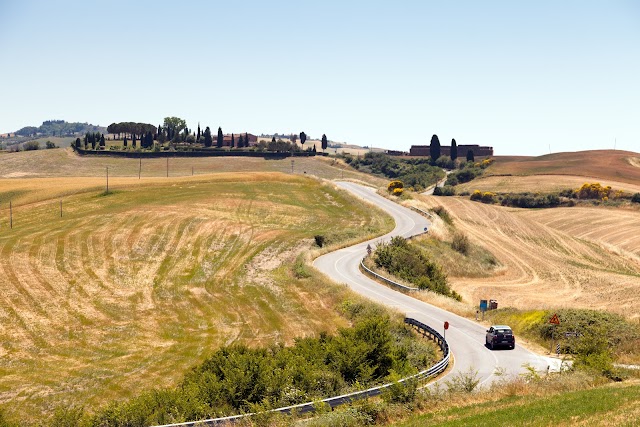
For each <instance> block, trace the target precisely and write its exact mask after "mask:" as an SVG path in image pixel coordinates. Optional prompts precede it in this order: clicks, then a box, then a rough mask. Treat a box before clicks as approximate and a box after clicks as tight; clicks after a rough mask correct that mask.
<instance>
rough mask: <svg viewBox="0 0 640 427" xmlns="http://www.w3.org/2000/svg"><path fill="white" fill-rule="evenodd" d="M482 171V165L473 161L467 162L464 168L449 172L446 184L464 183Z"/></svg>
mask: <svg viewBox="0 0 640 427" xmlns="http://www.w3.org/2000/svg"><path fill="white" fill-rule="evenodd" d="M482 173H483V171H482V168H481V167H479V166H474V164H473V163H466V164H464V166H463V168H462V169H460V170H458V171H456V172H453V173H452V174H449V176H448V177H447V181H446V182H445V185H458V184H463V183H465V182H469V181H471V180H473V179H475V178H477V177H479V176H480V175H482Z"/></svg>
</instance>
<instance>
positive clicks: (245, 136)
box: [244, 132, 249, 147]
mask: <svg viewBox="0 0 640 427" xmlns="http://www.w3.org/2000/svg"><path fill="white" fill-rule="evenodd" d="M244 146H245V147H248V146H249V134H248V133H247V132H245V133H244Z"/></svg>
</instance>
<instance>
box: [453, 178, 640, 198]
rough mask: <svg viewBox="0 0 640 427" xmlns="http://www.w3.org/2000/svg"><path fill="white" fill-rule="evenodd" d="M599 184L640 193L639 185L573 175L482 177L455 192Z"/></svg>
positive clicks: (521, 190)
mask: <svg viewBox="0 0 640 427" xmlns="http://www.w3.org/2000/svg"><path fill="white" fill-rule="evenodd" d="M587 182H588V183H592V182H599V183H600V184H602V185H603V186H606V185H610V186H611V188H612V189H613V190H614V191H616V190H622V191H625V192H627V193H640V184H638V183H637V182H636V183H629V182H622V181H614V180H611V179H602V178H598V177H593V176H574V175H526V176H493V175H489V176H484V177H480V178H476V179H474V180H473V181H470V182H467V183H464V184H459V185H458V186H456V191H457V192H458V194H459V193H461V192H463V191H468V192H470V193H472V192H473V191H474V190H480V191H483V192H484V191H492V192H498V193H524V192H529V193H536V192H539V193H543V194H544V193H553V192H558V191H560V190H565V189H573V190H575V189H578V188H580V187H581V186H582V185H583V184H584V183H587Z"/></svg>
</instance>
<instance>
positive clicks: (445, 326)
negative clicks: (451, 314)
mask: <svg viewBox="0 0 640 427" xmlns="http://www.w3.org/2000/svg"><path fill="white" fill-rule="evenodd" d="M447 329H449V322H444V330H445V331H446V330H447Z"/></svg>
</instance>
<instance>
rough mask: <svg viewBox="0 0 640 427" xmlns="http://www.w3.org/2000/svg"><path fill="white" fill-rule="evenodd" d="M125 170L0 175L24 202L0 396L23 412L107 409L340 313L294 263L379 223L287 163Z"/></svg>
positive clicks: (0, 255)
mask: <svg viewBox="0 0 640 427" xmlns="http://www.w3.org/2000/svg"><path fill="white" fill-rule="evenodd" d="M118 180H120V182H119V186H118V188H119V189H118V191H117V192H115V193H114V194H111V195H108V196H100V195H99V193H98V192H96V191H95V186H94V183H93V181H92V180H91V179H82V180H81V182H82V183H83V184H82V185H84V186H85V187H82V185H79V184H78V182H77V181H78V180H77V178H69V179H66V180H65V179H63V178H56V179H46V180H42V179H23V180H20V181H16V180H0V192H2V191H6V190H7V189H10V188H11V187H12V185H16V186H18V187H20V188H21V189H22V190H21V191H23V193H22V194H21V195H20V196H19V197H17V199H18V200H19V201H22V202H24V203H25V204H24V205H18V208H17V214H18V218H19V221H18V222H17V223H16V226H15V227H14V229H13V230H9V229H8V228H7V227H6V226H5V225H6V224H5V223H4V221H0V324H1V325H2V328H0V356H1V357H2V358H1V359H0V404H2V403H7V402H8V403H10V405H12V406H11V408H12V410H15V411H18V412H20V413H21V414H22V415H24V416H26V417H28V416H29V415H28V414H37V413H39V412H42V411H46V410H47V408H49V409H50V408H51V407H52V405H53V404H55V403H61V402H64V401H67V402H74V403H82V404H86V405H89V406H91V405H95V404H100V402H103V401H105V400H109V399H112V398H114V397H123V396H130V395H131V394H132V393H135V392H136V391H137V390H139V389H140V388H143V387H148V386H150V385H153V386H155V387H161V386H163V385H167V384H170V383H172V382H173V381H175V380H176V379H177V378H179V377H180V376H181V375H182V374H183V373H184V372H185V371H186V369H188V367H189V366H191V365H193V364H195V363H197V362H198V361H199V360H201V359H202V358H203V357H205V356H206V355H207V354H208V353H209V352H210V351H211V350H212V349H214V348H216V347H217V346H219V345H222V344H229V343H231V342H235V341H238V340H239V341H242V342H245V343H248V344H250V345H257V344H266V343H272V342H273V341H274V339H275V340H277V341H280V342H290V341H291V340H292V339H293V338H294V337H296V336H302V335H305V334H309V333H314V332H318V331H322V330H328V331H332V330H335V328H336V327H337V326H341V325H345V324H346V320H345V319H344V318H342V317H341V316H340V315H339V314H338V312H337V310H336V309H335V307H336V306H337V304H338V302H339V301H340V300H341V299H342V298H344V297H345V295H344V294H345V292H346V290H343V289H341V288H339V287H338V288H336V287H332V286H328V285H327V284H325V283H323V282H322V281H321V280H322V279H321V278H314V277H312V278H309V279H305V280H299V279H295V278H294V277H292V275H291V273H290V269H289V266H288V264H287V263H288V262H290V261H291V260H292V259H294V258H295V256H296V254H297V253H298V252H299V251H300V250H304V249H306V248H307V247H308V245H309V244H310V243H311V238H310V236H313V235H314V234H315V233H335V232H336V230H346V229H352V228H354V227H355V228H356V230H357V232H356V233H360V235H363V236H364V235H365V234H366V233H368V232H372V231H371V230H374V231H373V232H375V230H376V229H378V228H379V227H380V226H382V225H383V224H384V221H380V220H379V219H378V218H377V217H376V215H377V214H376V213H375V212H374V211H372V210H371V208H370V207H369V206H368V205H365V204H364V203H362V202H360V201H354V200H351V199H349V198H347V196H345V195H344V194H342V193H341V192H339V191H337V190H336V189H334V188H333V187H331V186H328V185H324V184H321V183H319V182H318V181H316V180H312V179H307V178H304V177H300V176H290V175H289V176H287V175H282V174H270V173H253V174H244V173H243V174H219V175H215V176H210V177H185V178H174V179H169V180H166V179H160V178H156V179H152V178H150V179H147V182H145V183H143V184H140V183H139V182H137V178H136V179H133V180H132V179H129V178H118V179H116V182H118ZM143 181H144V180H143ZM70 191H76V195H71V196H65V203H66V204H65V214H64V217H63V218H60V217H59V216H58V215H56V214H53V215H52V213H53V212H55V210H54V211H53V212H52V206H56V204H57V198H58V196H59V195H60V194H67V193H65V192H70ZM99 191H101V190H99ZM47 197H49V199H47ZM51 198H53V199H55V200H51ZM324 200H329V201H330V203H326V204H325V203H324V202H323V201H324ZM363 221H364V225H365V226H364V227H362V225H363ZM383 231H384V228H381V229H380V231H379V233H381V234H382V232H383ZM357 235H358V234H356V237H357ZM249 271H250V272H251V277H248V276H247V273H248V272H249ZM16 405H17V406H16Z"/></svg>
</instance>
